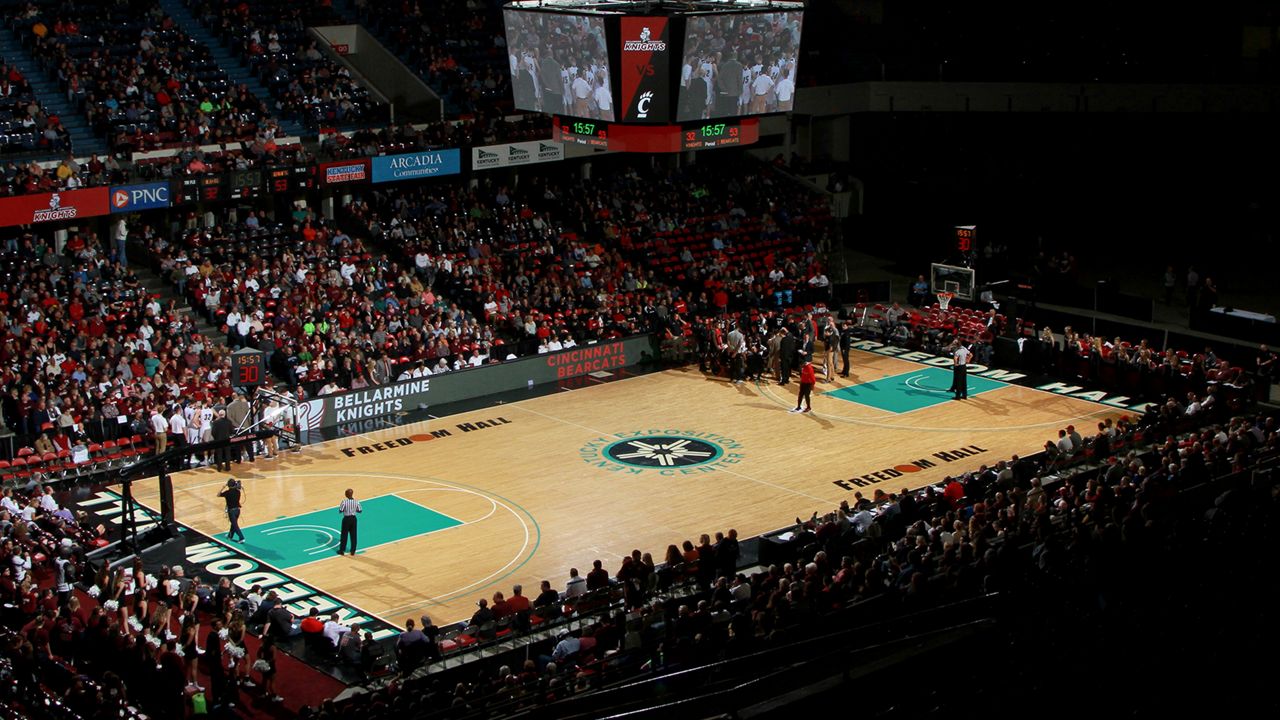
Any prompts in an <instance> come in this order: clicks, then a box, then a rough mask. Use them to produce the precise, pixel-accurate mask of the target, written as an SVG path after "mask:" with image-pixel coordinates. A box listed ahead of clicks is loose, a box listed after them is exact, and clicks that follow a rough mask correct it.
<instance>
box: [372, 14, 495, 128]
mask: <svg viewBox="0 0 1280 720" xmlns="http://www.w3.org/2000/svg"><path fill="white" fill-rule="evenodd" d="M355 4H356V7H357V8H359V21H360V22H361V23H362V24H363V25H364V26H365V27H366V28H367V29H368V30H369V32H371V33H373V34H374V35H376V36H377V37H378V39H379V40H381V41H382V42H383V43H384V44H385V45H386V46H387V48H388V49H390V50H391V51H392V52H394V53H396V54H398V55H399V56H400V58H401V59H402V60H403V61H404V63H405V65H407V66H408V67H409V69H410V70H413V71H414V72H416V73H418V75H420V76H421V77H422V78H424V79H425V80H426V81H427V83H428V84H429V85H430V86H431V88H432V89H433V90H435V91H436V92H437V93H438V94H439V95H440V97H441V98H442V99H443V100H444V103H445V113H446V114H447V115H451V116H452V115H472V114H474V113H476V112H478V111H486V110H488V111H492V110H495V109H496V110H504V111H509V110H510V109H511V107H512V103H511V78H510V77H509V75H508V73H507V70H506V62H507V60H506V51H505V49H504V47H505V39H504V35H503V25H502V12H501V3H499V2H496V1H495V0H439V1H436V2H421V1H415V0H404V1H403V2H387V3H383V2H369V1H368V0H356V3H355Z"/></svg>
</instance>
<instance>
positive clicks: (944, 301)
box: [937, 291, 956, 312]
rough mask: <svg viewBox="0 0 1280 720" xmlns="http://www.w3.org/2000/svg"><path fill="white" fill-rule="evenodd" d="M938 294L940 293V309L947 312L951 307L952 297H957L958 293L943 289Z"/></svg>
mask: <svg viewBox="0 0 1280 720" xmlns="http://www.w3.org/2000/svg"><path fill="white" fill-rule="evenodd" d="M937 295H938V309H940V310H942V312H946V311H947V309H948V308H950V307H951V298H953V297H955V296H956V294H955V293H953V292H946V291H943V292H940V293H938V294H937Z"/></svg>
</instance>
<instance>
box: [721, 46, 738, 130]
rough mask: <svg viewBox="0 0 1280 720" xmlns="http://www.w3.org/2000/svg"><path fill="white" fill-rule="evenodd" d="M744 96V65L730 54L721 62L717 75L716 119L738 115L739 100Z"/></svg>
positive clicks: (735, 56)
mask: <svg viewBox="0 0 1280 720" xmlns="http://www.w3.org/2000/svg"><path fill="white" fill-rule="evenodd" d="M741 96H742V63H741V62H738V56H737V55H735V54H733V53H730V54H729V57H728V59H727V60H723V61H721V62H720V68H719V72H717V73H716V117H724V116H726V115H737V114H738V99H739V98H740V97H741Z"/></svg>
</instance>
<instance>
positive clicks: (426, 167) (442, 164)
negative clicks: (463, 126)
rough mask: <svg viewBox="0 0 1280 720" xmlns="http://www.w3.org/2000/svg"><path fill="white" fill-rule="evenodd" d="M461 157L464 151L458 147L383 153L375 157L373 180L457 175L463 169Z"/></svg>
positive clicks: (378, 181) (384, 180)
mask: <svg viewBox="0 0 1280 720" xmlns="http://www.w3.org/2000/svg"><path fill="white" fill-rule="evenodd" d="M461 157H462V152H461V151H460V150H458V149H457V148H452V149H449V150H423V151H421V152H413V153H405V154H403V155H382V156H379V157H375V158H373V181H374V182H376V183H383V182H395V181H398V180H420V179H422V178H429V177H439V176H441V175H457V174H458V173H459V172H461V171H462V161H461Z"/></svg>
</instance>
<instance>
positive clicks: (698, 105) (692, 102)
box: [680, 68, 707, 120]
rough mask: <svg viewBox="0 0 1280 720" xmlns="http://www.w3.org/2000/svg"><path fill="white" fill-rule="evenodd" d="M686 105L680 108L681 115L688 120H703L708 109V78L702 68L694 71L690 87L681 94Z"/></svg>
mask: <svg viewBox="0 0 1280 720" xmlns="http://www.w3.org/2000/svg"><path fill="white" fill-rule="evenodd" d="M680 99H681V100H682V101H683V103H684V107H683V108H681V109H680V117H682V118H684V119H686V120H701V119H702V116H703V115H704V114H706V113H705V112H704V111H705V110H706V109H707V80H706V73H705V72H704V71H703V69H702V68H698V69H696V70H694V71H693V77H692V78H690V79H689V87H688V89H686V90H685V91H684V94H682V95H681V96H680Z"/></svg>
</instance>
